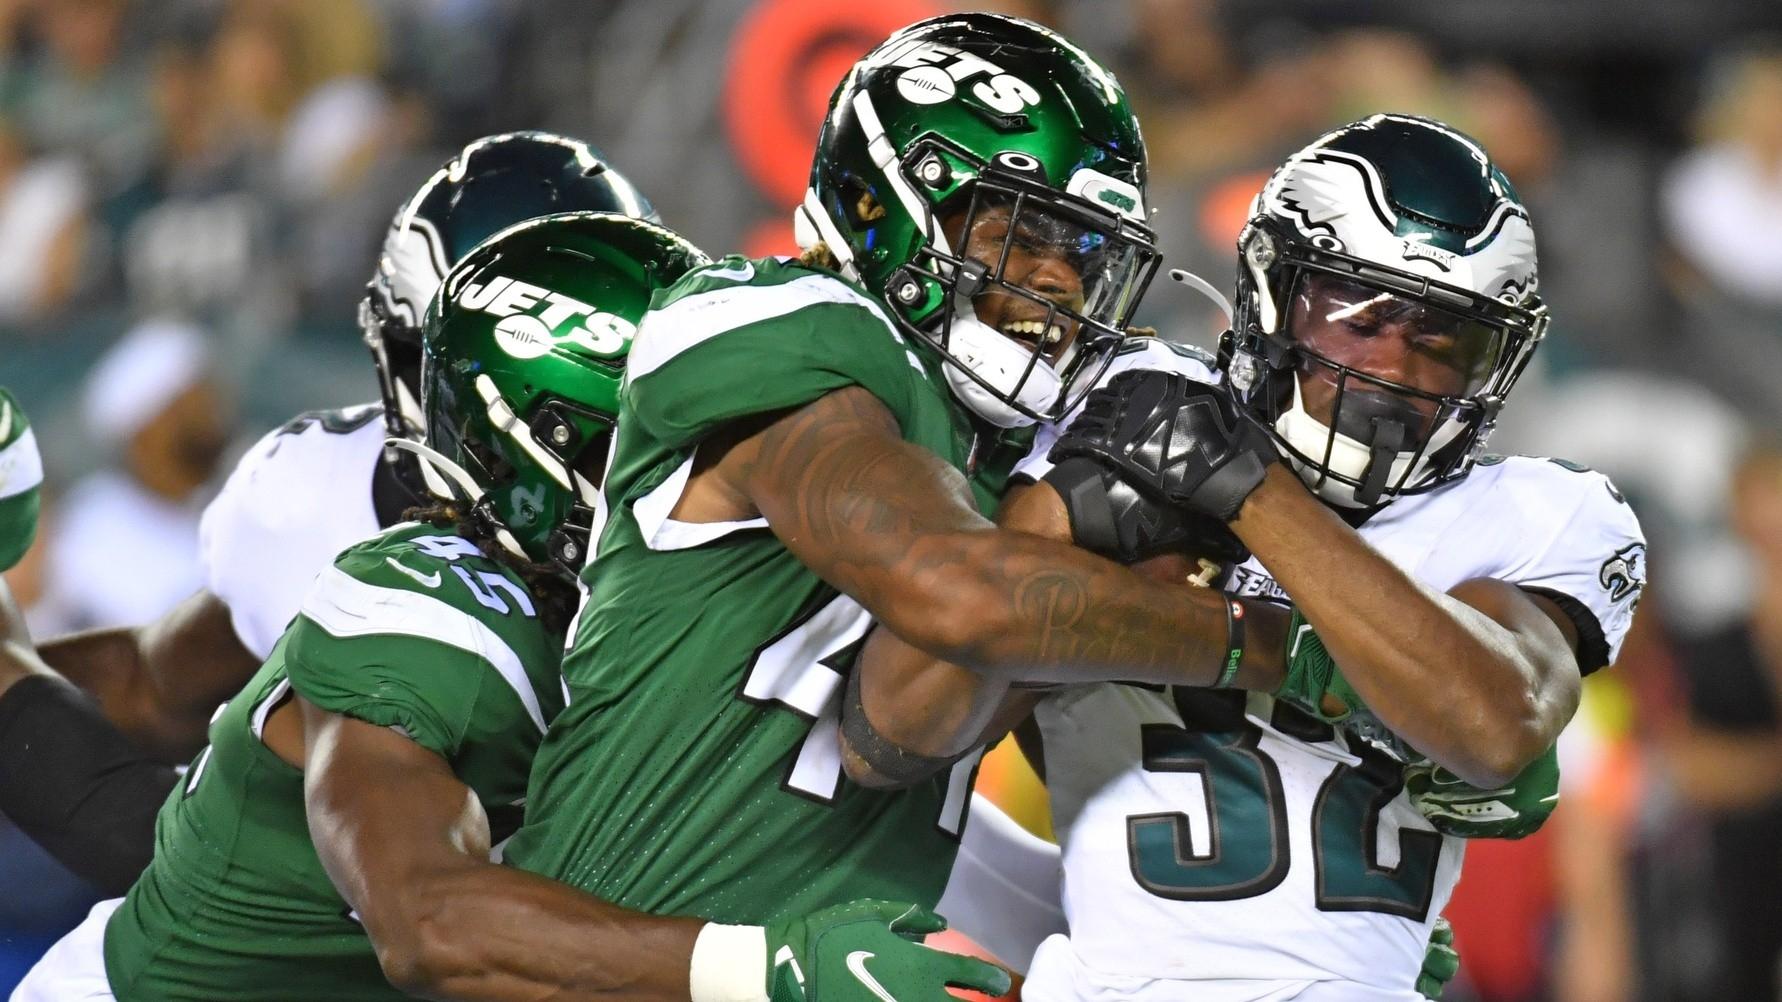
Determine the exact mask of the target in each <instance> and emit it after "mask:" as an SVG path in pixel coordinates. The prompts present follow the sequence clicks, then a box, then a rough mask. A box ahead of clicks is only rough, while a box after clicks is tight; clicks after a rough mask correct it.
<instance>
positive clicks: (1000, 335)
mask: <svg viewBox="0 0 1782 1002" xmlns="http://www.w3.org/2000/svg"><path fill="white" fill-rule="evenodd" d="M1144 188H1145V144H1144V140H1143V139H1142V138H1141V137H1140V135H1139V127H1138V120H1137V119H1136V118H1134V117H1133V114H1132V111H1131V109H1130V108H1129V107H1128V106H1127V103H1126V95H1125V93H1124V92H1123V91H1122V90H1121V89H1120V84H1119V82H1118V81H1116V80H1115V79H1114V77H1113V75H1112V74H1111V73H1109V72H1108V71H1107V70H1106V69H1104V68H1102V67H1101V66H1100V65H1099V64H1098V63H1096V62H1095V60H1093V59H1091V58H1090V57H1089V56H1088V55H1087V54H1085V53H1084V52H1083V51H1082V50H1080V49H1078V48H1077V47H1076V46H1074V45H1072V44H1071V43H1070V42H1068V41H1066V40H1065V39H1063V38H1062V37H1060V36H1059V35H1057V34H1056V33H1054V32H1052V31H1049V30H1047V29H1046V28H1043V27H1041V26H1039V25H1036V24H1033V23H1031V22H1028V21H1022V20H1019V19H1016V18H1010V17H1002V16H998V15H993V14H958V15H949V16H945V17H939V18H933V19H930V20H927V21H922V22H920V23H918V24H915V25H912V26H910V27H908V28H905V29H904V30H902V31H900V32H898V33H897V34H895V35H893V36H891V38H889V39H887V40H886V41H885V42H884V43H883V44H881V45H879V47H878V48H876V49H874V50H873V51H872V52H870V53H868V54H867V56H866V57H865V58H864V59H862V60H861V61H860V62H859V63H857V64H855V66H854V68H853V69H852V70H851V71H850V72H849V73H848V75H847V77H846V78H845V79H843V81H842V83H841V86H840V87H838V88H837V90H836V92H835V95H834V96H833V97H832V98H831V99H830V106H829V115H828V117H827V118H826V119H825V122H824V125H823V131H822V133H821V135H820V136H819V137H818V140H817V155H816V160H815V162H814V164H813V165H812V167H811V184H810V189H809V190H808V191H807V192H806V194H805V198H804V202H803V204H802V205H801V206H800V207H799V208H798V210H797V215H796V218H795V222H796V224H797V229H798V237H799V242H800V243H801V244H802V245H804V246H805V247H806V248H807V249H808V248H810V247H813V246H815V245H816V244H817V243H819V242H821V243H822V244H824V245H825V246H827V248H828V249H829V251H830V252H831V253H832V254H833V255H834V256H835V258H836V261H837V263H838V265H839V267H840V270H841V272H842V274H843V276H844V277H846V278H849V279H853V280H855V281H858V282H859V283H860V284H861V285H863V286H864V287H865V288H866V290H867V291H868V292H869V293H871V294H872V295H874V296H875V297H877V298H878V299H880V300H881V301H882V302H883V303H884V304H885V306H886V307H887V309H888V310H889V312H890V313H891V315H892V316H894V317H896V318H897V321H898V322H899V324H900V325H901V326H902V327H903V328H904V329H905V330H906V331H908V332H909V333H911V334H913V335H914V336H915V337H916V338H917V339H918V340H919V341H920V342H921V343H923V344H926V345H928V346H930V347H931V348H932V349H933V350H935V351H937V352H938V353H939V354H940V355H941V357H942V359H943V360H944V364H943V371H944V372H945V374H946V377H947V381H948V383H949V384H950V385H951V386H952V388H953V390H954V393H955V394H956V395H957V396H958V397H959V399H960V400H961V401H963V402H964V403H965V404H966V405H967V406H968V407H970V408H971V409H972V410H973V411H974V412H976V413H977V414H978V415H979V416H980V417H982V418H984V419H985V420H988V421H990V422H992V423H995V424H998V425H1001V426H1004V427H1012V426H1015V425H1020V424H1027V423H1031V422H1032V421H1035V420H1046V419H1055V418H1058V417H1060V416H1062V415H1063V414H1064V413H1065V412H1066V411H1067V410H1068V409H1069V407H1070V406H1071V405H1072V404H1074V403H1075V398H1076V396H1077V394H1076V393H1074V392H1073V387H1080V388H1081V389H1082V390H1087V388H1088V386H1089V385H1091V384H1092V382H1093V376H1094V375H1095V374H1097V373H1099V372H1100V370H1101V367H1102V366H1103V365H1105V363H1106V360H1107V359H1108V358H1109V357H1111V352H1112V349H1113V347H1114V346H1115V345H1116V344H1117V343H1118V342H1119V341H1120V339H1121V338H1122V337H1123V336H1124V332H1125V328H1126V324H1127V323H1128V322H1129V320H1130V319H1131V316H1132V310H1133V307H1134V305H1135V304H1136V303H1137V301H1138V299H1139V297H1140V295H1141V294H1142V293H1143V291H1144V288H1145V286H1146V284H1147V283H1148V282H1149V281H1150V278H1151V275H1152V273H1153V272H1154V271H1155V269H1156V264H1157V252H1156V250H1155V248H1154V246H1153V240H1152V235H1151V230H1150V228H1149V227H1148V226H1147V225H1146V218H1147V217H1146V210H1145V204H1144ZM968 250H969V253H968ZM1035 255H1040V256H1041V257H1042V258H1043V259H1045V260H1048V261H1053V262H1062V263H1063V264H1064V265H1065V269H1064V274H1063V276H1062V277H1061V278H1048V279H1046V280H1045V281H1036V280H1035V279H1034V278H1033V274H1034V269H1033V268H1032V267H1031V265H1030V264H1029V262H1030V261H1032V260H1035V259H1036V258H1035V257H1034V256H1035ZM999 299H1000V302H999V301H998V300H999ZM980 314H984V316H983V317H980Z"/></svg>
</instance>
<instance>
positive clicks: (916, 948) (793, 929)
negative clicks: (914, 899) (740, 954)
mask: <svg viewBox="0 0 1782 1002" xmlns="http://www.w3.org/2000/svg"><path fill="white" fill-rule="evenodd" d="M946 927H947V922H946V920H945V919H943V918H941V917H940V916H939V915H936V914H935V913H933V912H931V911H929V910H928V909H926V908H919V907H917V906H915V905H907V904H899V903H897V902H892V901H872V900H861V901H851V902H849V903H847V904H843V905H835V906H833V907H830V908H825V909H823V910H822V911H819V912H816V913H814V914H812V915H807V916H805V917H804V918H800V919H794V920H791V921H788V922H778V923H773V924H770V925H768V926H767V950H768V974H767V980H768V992H767V994H768V998H769V999H771V1000H772V1002H840V1000H846V1002H885V1000H887V999H890V1000H894V1002H952V999H953V997H952V996H951V995H949V994H948V993H947V987H948V986H949V985H952V986H956V987H959V988H967V989H971V990H972V991H979V992H983V993H984V994H986V995H993V996H1000V995H1005V994H1007V993H1008V990H1009V974H1008V972H1007V971H1005V970H1003V969H1002V968H1000V967H997V966H996V965H995V964H991V963H987V962H985V961H982V960H978V959H976V958H974V957H962V956H960V955H958V954H956V953H946V952H943V951H941V950H931V949H929V948H928V947H926V946H923V945H922V943H921V940H922V937H924V936H927V935H929V934H930V933H936V932H940V931H941V930H943V929H945V928H946Z"/></svg>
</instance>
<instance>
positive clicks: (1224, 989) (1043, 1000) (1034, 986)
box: [1021, 936, 1423, 1002]
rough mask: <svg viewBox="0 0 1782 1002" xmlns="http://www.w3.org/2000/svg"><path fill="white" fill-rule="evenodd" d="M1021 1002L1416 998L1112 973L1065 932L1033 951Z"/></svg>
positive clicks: (1345, 985) (1295, 984) (1402, 993)
mask: <svg viewBox="0 0 1782 1002" xmlns="http://www.w3.org/2000/svg"><path fill="white" fill-rule="evenodd" d="M1021 998H1022V1000H1023V1002H1289V1000H1292V1002H1417V1000H1421V999H1422V998H1423V997H1422V996H1421V995H1418V994H1417V993H1416V992H1415V991H1409V990H1399V989H1392V988H1379V987H1376V986H1373V985H1362V984H1356V983H1355V982H1352V981H1304V980H1299V981H1271V980H1267V979H1264V978H1257V979H1254V980H1251V979H1244V980H1241V981H1240V980H1221V981H1183V980H1177V979H1174V978H1147V977H1142V976H1139V975H1133V974H1117V973H1114V972H1112V971H1101V970H1096V969H1094V968H1091V967H1088V966H1087V965H1085V964H1084V963H1083V961H1082V958H1080V957H1078V956H1077V952H1076V951H1075V950H1074V949H1072V948H1071V945H1070V940H1069V939H1067V938H1066V937H1064V936H1053V937H1051V938H1049V939H1047V940H1046V941H1045V942H1044V943H1041V944H1040V948H1039V952H1038V953H1036V954H1034V957H1033V967H1032V969H1030V970H1029V971H1028V972H1027V983H1026V984H1024V985H1022V986H1021Z"/></svg>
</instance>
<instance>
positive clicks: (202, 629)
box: [38, 592, 259, 762]
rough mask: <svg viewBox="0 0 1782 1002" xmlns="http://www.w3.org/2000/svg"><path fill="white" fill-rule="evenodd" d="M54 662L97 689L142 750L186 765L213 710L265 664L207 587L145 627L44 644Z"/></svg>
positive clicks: (103, 705) (97, 694) (201, 742)
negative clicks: (239, 635)
mask: <svg viewBox="0 0 1782 1002" xmlns="http://www.w3.org/2000/svg"><path fill="white" fill-rule="evenodd" d="M38 649H39V651H40V652H41V653H42V655H43V659H44V661H46V662H47V663H48V664H49V665H50V666H51V667H53V668H55V669H56V670H57V671H58V672H60V673H62V674H63V675H64V676H65V677H67V678H68V679H69V680H70V681H72V682H73V683H74V684H76V685H78V686H80V687H81V688H82V689H85V690H86V691H88V692H90V693H92V694H93V696H94V698H96V699H97V700H98V701H99V705H100V707H101V708H102V709H103V710H104V711H105V715H106V717H107V718H108V719H110V720H111V721H112V722H113V723H114V724H116V725H117V726H118V729H119V730H122V731H123V732H124V733H125V734H126V735H127V736H129V737H130V739H131V740H133V741H135V742H136V743H138V744H139V745H141V746H142V748H143V750H145V751H147V752H148V753H150V754H151V755H154V756H155V757H157V758H159V759H161V760H162V761H165V762H184V761H186V760H188V759H190V758H191V757H192V755H193V754H195V753H196V752H197V751H198V749H200V748H202V747H204V745H205V743H206V741H207V740H208V736H207V731H208V729H209V725H210V718H211V715H212V713H213V712H214V711H215V710H216V707H217V705H218V704H219V703H222V702H223V701H224V700H227V699H228V698H229V697H230V696H232V695H234V694H235V693H236V692H237V691H239V690H240V689H241V686H242V685H243V684H244V683H246V682H247V680H248V678H249V677H251V676H252V675H253V673H254V669H255V668H257V667H259V659H258V658H256V657H254V656H253V655H252V654H250V653H248V651H247V650H246V649H245V648H243V647H242V645H241V641H240V640H239V639H238V638H237V637H236V635H235V628H234V626H233V625H231V623H230V621H229V609H228V607H227V606H225V605H224V604H223V603H222V602H221V601H220V600H218V599H217V598H216V597H215V596H213V595H211V594H209V593H208V592H199V593H197V594H195V595H193V596H192V597H190V598H188V599H186V600H185V601H184V602H181V603H180V604H179V605H178V606H176V607H174V609H173V610H172V611H171V612H169V613H168V614H167V615H165V616H163V617H162V618H161V619H159V620H157V621H155V622H153V623H150V624H148V625H145V626H140V627H122V628H114V629H105V630H92V631H89V632H86V633H77V634H73V635H71V636H66V637H57V638H56V639H54V640H51V641H49V642H47V643H44V644H42V645H40V646H39V648H38Z"/></svg>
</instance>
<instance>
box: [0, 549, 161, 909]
mask: <svg viewBox="0 0 1782 1002" xmlns="http://www.w3.org/2000/svg"><path fill="white" fill-rule="evenodd" d="M0 637H3V638H4V639H0V814H4V815H6V816H7V817H8V818H9V819H11V820H12V822H13V823H14V824H16V825H18V827H19V830H21V831H23V832H24V833H25V834H26V835H27V836H29V837H30V838H31V840H32V841H34V842H36V843H37V844H39V845H41V846H43V848H44V849H45V850H46V851H47V852H49V854H50V855H52V856H54V857H55V858H56V859H57V860H59V861H60V862H61V863H62V865H64V866H66V867H68V868H69V869H70V870H72V871H73V872H75V873H77V874H79V875H80V876H81V878H82V879H84V880H86V881H88V882H90V883H92V884H93V885H94V886H96V887H98V888H99V889H100V890H102V891H103V892H105V893H106V894H111V895H117V894H122V893H124V892H125V891H126V890H128V889H129V887H130V885H131V884H132V883H134V882H135V880H136V877H137V875H138V874H140V873H141V872H142V870H143V868H144V867H146V866H147V865H148V862H149V859H150V858H151V857H152V856H153V854H154V845H155V841H154V822H155V814H156V812H157V811H158V810H159V809H160V807H161V803H162V801H164V800H166V799H167V793H168V791H169V790H171V789H173V785H174V783H175V782H176V781H177V779H178V777H177V776H176V775H175V774H174V771H173V769H172V768H171V767H168V766H164V765H160V764H158V763H156V762H154V761H152V760H151V759H150V758H149V757H148V756H146V755H144V754H143V753H142V752H141V751H140V750H138V749H137V748H136V747H135V746H134V745H132V744H131V743H130V742H129V741H127V740H125V738H124V737H123V735H121V734H119V733H118V732H117V729H116V728H114V727H113V726H112V725H111V724H110V723H109V722H107V721H106V720H105V718H104V717H102V716H100V714H99V710H98V708H97V707H95V706H94V705H93V702H92V700H90V699H88V698H87V697H85V696H84V695H82V694H81V693H80V692H79V691H77V690H76V689H75V688H74V687H73V686H71V685H69V684H68V683H67V682H66V681H65V680H63V679H61V678H60V677H58V676H57V675H56V673H55V672H53V671H51V670H50V669H49V667H48V666H46V665H45V664H44V663H43V661H42V660H41V659H39V658H38V656H37V653H36V651H35V650H33V649H32V647H31V641H30V637H29V635H28V634H27V633H26V631H25V628H24V620H23V618H22V617H21V616H20V615H19V614H18V610H17V608H15V607H14V605H13V602H12V596H11V594H10V593H9V592H8V591H7V590H6V586H5V585H3V584H0Z"/></svg>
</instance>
